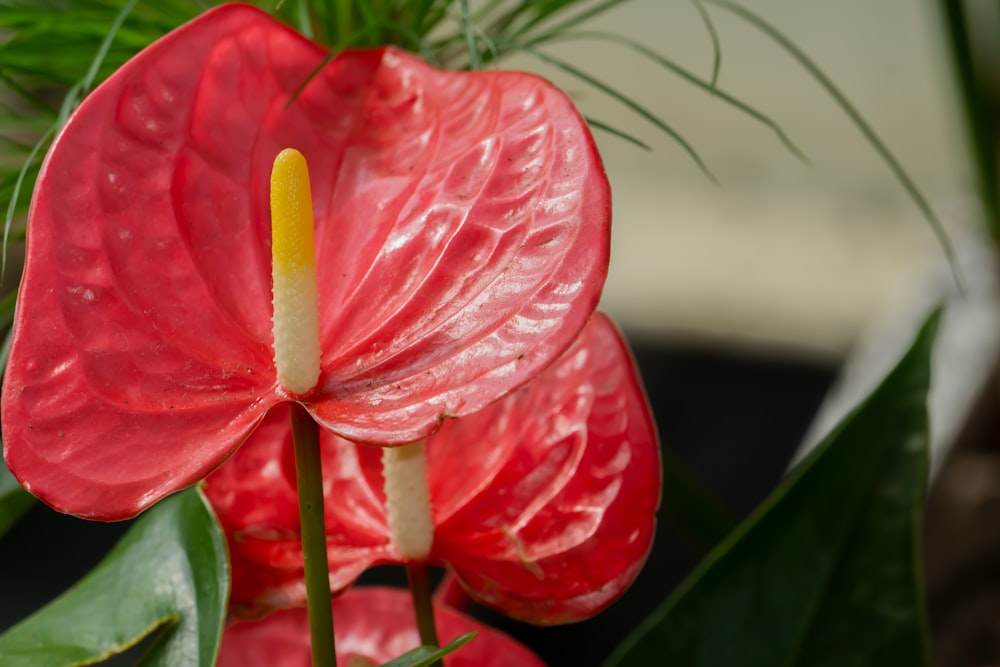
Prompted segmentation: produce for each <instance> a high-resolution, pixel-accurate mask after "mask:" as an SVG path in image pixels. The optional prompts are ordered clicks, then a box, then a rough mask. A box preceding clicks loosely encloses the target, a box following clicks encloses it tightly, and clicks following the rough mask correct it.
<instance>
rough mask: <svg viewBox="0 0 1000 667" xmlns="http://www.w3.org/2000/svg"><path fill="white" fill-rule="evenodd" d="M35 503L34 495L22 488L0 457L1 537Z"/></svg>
mask: <svg viewBox="0 0 1000 667" xmlns="http://www.w3.org/2000/svg"><path fill="white" fill-rule="evenodd" d="M34 504H35V499H34V497H33V496H32V495H31V494H30V493H28V492H27V491H25V490H24V489H22V488H21V485H20V484H18V483H17V480H16V479H14V476H13V475H12V474H10V471H9V470H7V466H5V465H4V462H3V458H2V457H0V537H3V536H4V535H5V534H7V531H8V530H10V529H11V527H12V526H13V525H14V524H15V523H17V522H18V520H19V519H20V518H21V517H22V516H24V514H25V512H27V511H28V510H29V509H31V507H32V505H34Z"/></svg>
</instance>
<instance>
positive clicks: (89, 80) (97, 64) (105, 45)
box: [80, 0, 138, 95]
mask: <svg viewBox="0 0 1000 667" xmlns="http://www.w3.org/2000/svg"><path fill="white" fill-rule="evenodd" d="M136 2H138V0H128V2H126V3H125V4H124V5H123V6H122V9H121V11H120V12H118V16H116V17H115V20H114V23H112V24H111V27H109V28H108V34H107V36H106V37H105V38H104V41H103V42H101V46H100V48H99V49H98V50H97V54H96V55H95V56H94V61H93V62H92V63H91V64H90V69H88V70H87V74H86V76H84V77H83V81H81V84H82V85H81V86H80V92H81V93H82V94H83V95H86V94H87V93H89V92H90V89H91V86H93V85H94V79H96V78H97V72H98V70H100V68H101V64H102V63H103V62H104V59H105V57H107V55H108V50H109V49H110V48H111V43H112V42H114V41H115V36H116V35H118V31H119V30H120V29H121V27H122V24H123V23H124V22H125V19H126V18H127V17H128V15H129V14H131V13H132V10H133V9H134V8H135V5H136Z"/></svg>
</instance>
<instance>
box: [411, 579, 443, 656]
mask: <svg viewBox="0 0 1000 667" xmlns="http://www.w3.org/2000/svg"><path fill="white" fill-rule="evenodd" d="M406 578H407V579H408V580H409V582H410V596H411V597H412V598H413V611H414V612H416V615H417V632H418V633H419V634H420V643H421V644H423V645H424V646H441V642H440V641H439V640H438V634H437V625H436V624H435V623H434V604H433V603H432V601H431V575H430V571H429V570H428V568H427V565H426V564H424V563H407V564H406ZM434 664H435V665H440V662H438V663H434Z"/></svg>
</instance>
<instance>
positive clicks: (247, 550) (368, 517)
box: [205, 313, 660, 624]
mask: <svg viewBox="0 0 1000 667" xmlns="http://www.w3.org/2000/svg"><path fill="white" fill-rule="evenodd" d="M322 438H323V440H322V442H321V445H322V451H323V455H324V458H323V468H324V479H325V484H326V486H325V489H324V492H325V498H326V508H325V509H326V521H327V534H328V554H329V561H330V583H331V587H332V589H333V590H334V591H337V590H341V589H344V588H346V587H347V586H349V585H350V584H351V583H352V582H353V581H354V579H355V578H356V577H357V576H358V575H359V574H360V573H361V572H362V571H363V570H364V569H365V568H367V567H370V566H372V565H375V564H379V563H400V562H403V561H404V560H405V559H404V558H403V557H402V556H401V555H400V553H399V552H398V550H397V549H396V548H395V546H394V544H393V542H392V540H391V536H390V529H389V526H388V521H387V516H386V510H385V496H384V493H383V491H382V478H381V465H380V462H379V451H378V450H377V449H375V448H371V447H364V446H358V445H355V444H353V443H351V442H348V441H346V440H344V439H342V438H338V437H337V436H335V435H333V434H332V433H324V434H323V435H322ZM426 453H427V478H428V486H429V489H430V496H431V504H432V508H433V519H434V541H433V546H432V549H431V552H430V554H429V556H428V562H430V563H433V564H440V565H444V566H446V567H448V568H449V569H450V570H451V571H452V572H453V573H454V575H455V576H456V577H457V579H458V580H459V582H460V583H461V584H462V586H463V587H464V588H465V589H466V591H467V592H468V593H469V595H470V596H471V597H472V598H473V599H475V600H477V601H479V602H481V603H483V604H486V605H489V606H491V607H495V608H497V609H499V610H500V611H502V612H504V613H506V614H508V615H510V616H514V617H516V618H519V619H521V620H525V621H528V622H533V623H538V624H553V623H563V622H569V621H575V620H580V619H582V618H585V617H588V616H590V615H592V614H595V613H597V612H598V611H600V610H601V609H603V608H605V607H606V606H607V605H609V604H610V603H611V602H612V601H613V600H615V599H616V598H617V597H618V596H619V595H620V594H621V593H622V592H623V591H624V590H625V589H626V588H627V587H628V586H629V584H631V582H632V581H633V579H634V578H635V576H636V574H637V573H638V571H639V569H640V567H641V566H642V563H643V562H644V560H645V558H646V555H647V554H648V551H649V548H650V546H651V543H652V538H653V532H654V527H655V526H654V523H655V511H656V508H657V505H658V503H659V496H660V465H659V450H658V445H657V439H656V434H655V429H654V426H653V423H652V419H651V417H650V413H649V408H648V406H647V404H646V400H645V397H644V394H643V390H642V387H641V385H640V382H639V379H638V377H637V374H636V371H635V367H634V365H633V363H632V360H631V358H630V356H629V353H628V350H627V348H626V346H625V343H624V341H623V340H622V339H621V337H620V336H619V334H618V333H617V331H616V329H615V327H614V325H613V324H612V323H611V322H610V320H608V319H607V318H606V317H605V316H603V315H602V314H600V313H598V314H597V315H595V316H594V319H593V320H591V322H590V323H589V325H588V326H587V328H586V329H584V331H583V333H582V334H581V336H580V338H579V339H578V340H577V341H576V342H575V343H574V344H573V346H572V347H570V349H569V350H567V352H566V353H565V354H564V355H563V356H562V357H560V359H559V360H558V361H557V362H556V363H555V364H554V365H553V366H551V367H550V368H549V369H547V370H546V371H545V372H544V373H542V374H541V375H539V376H538V377H537V378H535V379H534V380H533V381H532V382H531V383H529V384H528V385H526V386H524V387H522V388H521V389H520V390H518V391H517V392H515V393H513V394H511V395H510V396H508V397H506V398H505V399H503V400H501V401H499V402H497V403H494V404H493V405H490V406H488V407H486V408H485V409H483V410H481V411H479V412H477V413H475V414H472V415H469V416H467V417H463V418H461V419H458V420H455V421H449V422H447V423H445V424H444V425H443V426H442V428H441V430H440V431H438V432H437V433H436V434H435V435H433V436H431V437H430V438H428V439H427V442H426ZM292 458H293V457H292V445H291V433H290V429H289V427H288V425H287V420H284V419H280V418H279V417H269V418H268V419H267V420H265V422H264V424H263V425H262V426H261V428H260V429H258V431H257V432H256V433H254V435H253V436H251V438H250V440H249V441H248V442H247V443H246V444H245V445H244V447H243V448H241V449H240V451H239V452H237V454H236V455H235V456H234V457H233V458H232V460H230V461H229V462H228V463H227V464H226V465H224V466H223V467H222V468H220V469H219V470H218V471H216V472H215V473H214V474H213V475H212V476H211V477H209V478H208V480H207V481H206V488H205V491H206V494H207V496H208V498H209V500H210V501H211V502H212V504H213V506H214V507H215V510H216V512H217V513H218V516H219V519H220V521H221V523H222V526H223V528H224V530H225V531H226V533H227V535H228V536H229V541H230V554H231V558H232V573H233V588H232V597H231V603H232V605H233V610H234V612H235V613H237V614H253V613H260V612H261V611H264V610H266V609H267V608H270V607H283V606H289V605H293V604H301V603H302V602H304V600H305V591H304V587H303V584H302V576H303V575H302V552H301V548H300V546H299V532H298V516H299V515H298V512H297V506H296V496H295V481H294V480H295V477H294V464H293V461H292Z"/></svg>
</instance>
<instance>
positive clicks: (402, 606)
mask: <svg viewBox="0 0 1000 667" xmlns="http://www.w3.org/2000/svg"><path fill="white" fill-rule="evenodd" d="M434 616H435V620H436V621H437V627H438V634H439V635H440V637H441V641H442V642H443V643H446V642H449V641H451V640H452V639H454V638H455V637H459V636H461V635H463V634H466V633H468V632H473V631H474V632H477V633H478V635H477V636H476V637H475V639H473V640H472V641H471V642H469V643H468V644H466V645H465V646H463V647H462V648H460V649H458V650H457V651H456V652H454V653H452V654H451V655H449V656H448V658H447V659H446V660H447V664H448V667H544V665H545V663H543V662H542V661H541V659H540V658H539V657H538V656H536V655H535V654H534V653H532V652H531V651H530V650H528V649H527V648H526V647H524V646H522V645H521V644H519V643H517V642H516V641H514V640H513V639H511V638H510V637H508V636H507V635H505V634H503V633H501V632H499V631H497V630H494V629H492V628H490V627H489V626H486V625H483V624H482V623H479V622H478V621H475V620H472V619H471V618H469V617H467V616H464V615H462V614H460V613H458V612H456V611H454V610H452V609H450V608H448V607H446V606H440V605H438V606H436V608H435V613H434ZM333 625H334V631H335V636H336V642H337V664H338V665H339V666H340V667H346V665H347V662H348V661H349V660H350V659H351V658H353V657H355V656H364V657H366V658H368V659H370V660H372V661H374V663H375V664H382V663H383V662H388V661H389V660H391V659H393V658H395V657H397V656H399V655H401V654H403V653H405V652H406V651H408V650H410V649H413V648H416V647H417V646H419V645H420V640H419V638H418V636H417V629H416V625H415V621H414V616H413V608H412V605H411V603H410V597H409V594H408V593H407V592H406V591H403V590H397V589H393V588H381V587H371V588H355V589H351V590H350V591H348V592H347V593H346V594H344V595H343V596H342V597H340V598H335V599H334V600H333ZM311 665H312V662H311V656H310V653H309V622H308V618H307V615H306V610H305V609H286V610H282V611H278V612H275V613H273V614H271V615H270V616H268V617H266V618H264V619H263V620H260V621H236V622H234V623H230V624H229V626H228V627H227V628H226V631H225V633H224V634H223V637H222V648H221V650H220V653H219V661H218V666H219V667H311Z"/></svg>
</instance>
